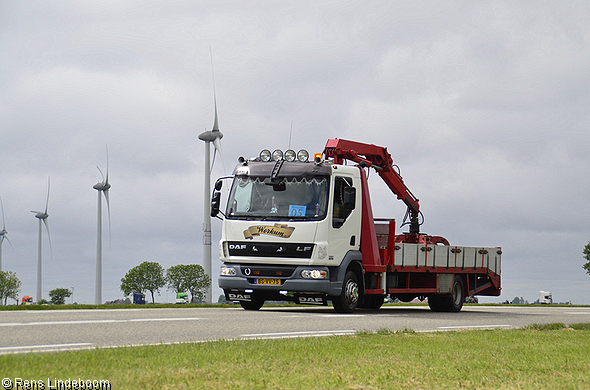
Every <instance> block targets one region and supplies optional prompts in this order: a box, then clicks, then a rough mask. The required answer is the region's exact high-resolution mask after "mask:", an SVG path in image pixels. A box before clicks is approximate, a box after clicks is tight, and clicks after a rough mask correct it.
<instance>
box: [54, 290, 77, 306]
mask: <svg viewBox="0 0 590 390" xmlns="http://www.w3.org/2000/svg"><path fill="white" fill-rule="evenodd" d="M71 296H72V292H71V291H70V290H69V289H67V288H64V287H59V288H54V289H53V290H51V291H49V297H50V298H51V304H52V305H63V304H64V303H66V298H69V297H71Z"/></svg>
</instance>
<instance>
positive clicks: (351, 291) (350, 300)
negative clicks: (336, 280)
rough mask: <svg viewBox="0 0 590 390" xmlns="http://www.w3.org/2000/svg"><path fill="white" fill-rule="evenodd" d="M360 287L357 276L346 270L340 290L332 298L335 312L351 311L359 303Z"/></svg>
mask: <svg viewBox="0 0 590 390" xmlns="http://www.w3.org/2000/svg"><path fill="white" fill-rule="evenodd" d="M359 295H360V287H359V282H358V277H357V276H356V274H355V273H354V272H352V271H348V272H346V275H345V276H344V283H343V284H342V292H341V293H340V295H339V296H337V297H334V298H333V299H332V304H333V305H334V310H336V312H337V313H352V312H354V310H355V309H356V306H357V305H358V303H359Z"/></svg>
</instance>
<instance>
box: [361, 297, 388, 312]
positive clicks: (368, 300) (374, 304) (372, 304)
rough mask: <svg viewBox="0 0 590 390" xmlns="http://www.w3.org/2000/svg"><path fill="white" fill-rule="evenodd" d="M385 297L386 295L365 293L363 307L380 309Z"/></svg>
mask: <svg viewBox="0 0 590 390" xmlns="http://www.w3.org/2000/svg"><path fill="white" fill-rule="evenodd" d="M384 299H385V295H373V294H371V295H365V300H364V302H363V305H362V306H361V307H363V308H365V309H373V310H378V309H379V308H381V306H383V300H384Z"/></svg>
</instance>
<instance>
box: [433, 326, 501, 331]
mask: <svg viewBox="0 0 590 390" xmlns="http://www.w3.org/2000/svg"><path fill="white" fill-rule="evenodd" d="M511 327H512V325H454V326H438V327H437V328H436V329H440V330H452V329H495V328H511Z"/></svg>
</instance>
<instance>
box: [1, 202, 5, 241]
mask: <svg viewBox="0 0 590 390" xmlns="http://www.w3.org/2000/svg"><path fill="white" fill-rule="evenodd" d="M0 206H2V230H6V221H5V220H4V203H2V197H1V196H0ZM3 237H4V236H3Z"/></svg>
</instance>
